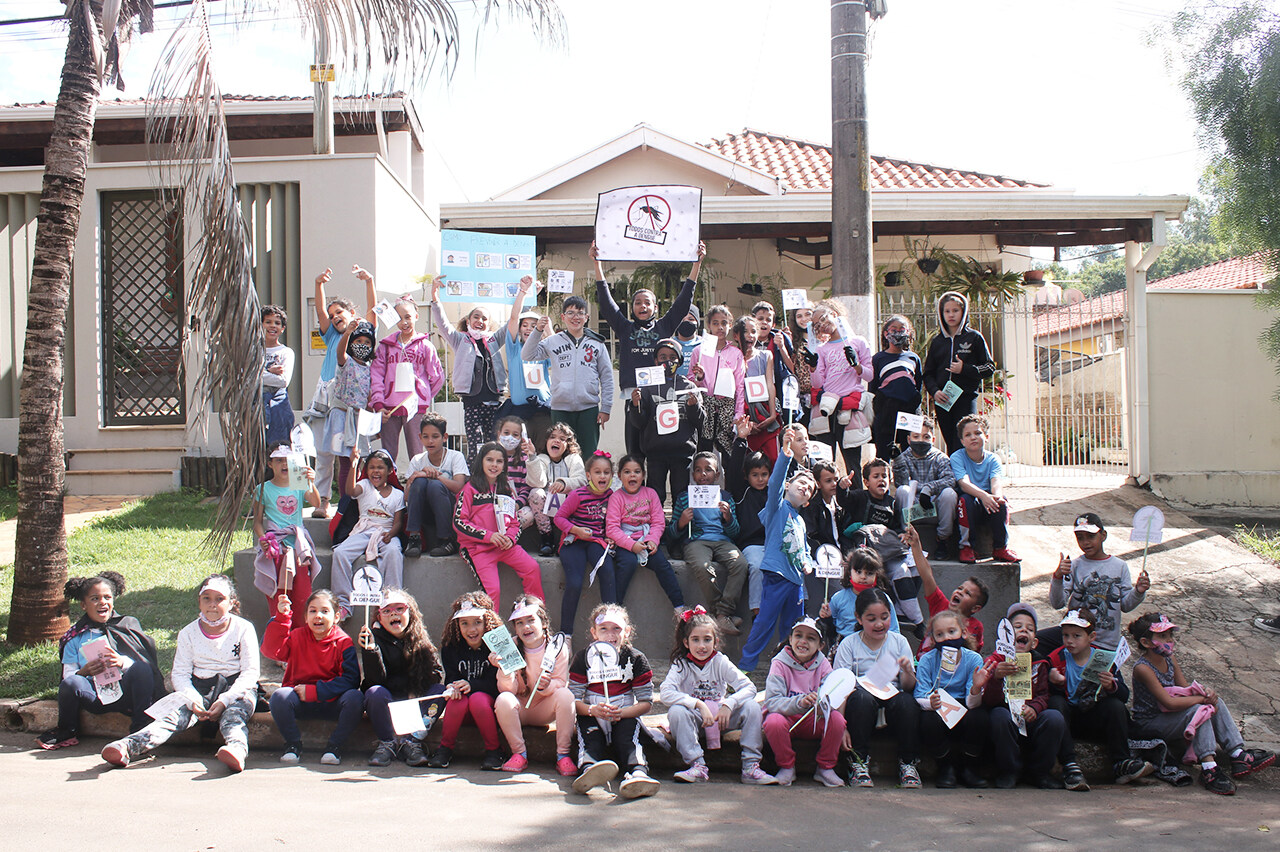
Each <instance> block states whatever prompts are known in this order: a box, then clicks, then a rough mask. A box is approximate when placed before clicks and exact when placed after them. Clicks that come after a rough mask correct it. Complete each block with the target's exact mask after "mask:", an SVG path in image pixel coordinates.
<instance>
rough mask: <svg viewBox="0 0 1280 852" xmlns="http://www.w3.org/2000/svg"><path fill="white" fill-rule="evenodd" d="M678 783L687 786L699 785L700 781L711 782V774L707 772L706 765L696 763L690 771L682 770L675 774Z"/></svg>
mask: <svg viewBox="0 0 1280 852" xmlns="http://www.w3.org/2000/svg"><path fill="white" fill-rule="evenodd" d="M675 779H676V780H677V781H683V782H684V783H686V784H697V783H698V782H699V781H710V780H711V773H710V772H708V771H707V765H706V764H705V763H695V764H694V765H693V766H690V767H689V768H688V769H682V770H680V771H679V772H677V773H676V774H675Z"/></svg>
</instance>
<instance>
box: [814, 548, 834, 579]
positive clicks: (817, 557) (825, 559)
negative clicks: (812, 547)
mask: <svg viewBox="0 0 1280 852" xmlns="http://www.w3.org/2000/svg"><path fill="white" fill-rule="evenodd" d="M813 561H814V562H815V563H817V566H818V567H817V569H816V570H815V571H814V576H815V577H817V578H818V579H820V580H839V579H840V548H838V547H836V546H835V545H834V544H824V545H822V546H821V547H819V548H818V552H817V553H815V554H814V557H813Z"/></svg>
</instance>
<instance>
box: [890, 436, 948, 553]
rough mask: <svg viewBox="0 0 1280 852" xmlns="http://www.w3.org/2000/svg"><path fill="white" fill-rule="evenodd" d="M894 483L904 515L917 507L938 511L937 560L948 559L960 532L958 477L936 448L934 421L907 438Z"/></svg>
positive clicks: (898, 458)
mask: <svg viewBox="0 0 1280 852" xmlns="http://www.w3.org/2000/svg"><path fill="white" fill-rule="evenodd" d="M893 481H894V482H895V483H896V484H897V486H898V489H897V492H896V496H897V498H898V505H899V506H900V507H902V510H903V511H904V512H909V511H910V509H911V506H912V505H913V504H916V503H918V504H919V505H920V507H921V508H923V509H925V510H926V511H927V510H928V509H930V508H934V509H935V510H936V512H937V522H938V535H937V543H936V544H935V545H934V551H933V557H934V558H935V559H939V560H942V559H946V558H947V555H948V550H951V549H952V548H951V543H950V539H951V536H952V534H953V533H954V532H955V529H956V475H955V472H954V471H953V470H952V469H951V459H950V458H949V457H948V456H947V454H946V453H944V452H942V450H939V449H938V448H937V447H935V446H934V445H933V421H932V420H930V419H929V418H928V417H926V418H924V422H923V423H922V424H921V426H920V431H919V432H912V433H911V434H910V435H908V436H907V449H906V450H904V451H903V452H901V453H898V455H897V457H896V458H894V460H893Z"/></svg>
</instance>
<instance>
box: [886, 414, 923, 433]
mask: <svg viewBox="0 0 1280 852" xmlns="http://www.w3.org/2000/svg"><path fill="white" fill-rule="evenodd" d="M893 428H895V429H902V430H903V431H905V432H919V431H920V430H921V429H923V428H924V415H922V414H909V413H908V412H906V411H899V412H898V422H897V423H896V424H894V427H893Z"/></svg>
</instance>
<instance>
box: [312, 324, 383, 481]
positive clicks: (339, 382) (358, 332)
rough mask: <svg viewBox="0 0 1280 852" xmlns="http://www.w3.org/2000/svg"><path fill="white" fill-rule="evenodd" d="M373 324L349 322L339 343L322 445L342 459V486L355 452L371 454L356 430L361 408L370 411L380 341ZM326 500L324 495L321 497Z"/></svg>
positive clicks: (367, 445)
mask: <svg viewBox="0 0 1280 852" xmlns="http://www.w3.org/2000/svg"><path fill="white" fill-rule="evenodd" d="M375 334H376V332H375V329H374V327H373V324H372V323H369V322H366V321H364V320H358V321H354V320H353V321H352V322H349V323H347V330H346V331H345V332H344V333H343V335H342V340H341V341H340V342H339V343H338V354H337V364H338V372H337V375H336V376H335V377H334V380H333V390H332V392H331V393H330V399H329V403H330V408H329V416H328V417H326V418H325V422H324V433H323V434H322V435H321V436H320V439H319V442H318V443H319V444H323V445H324V446H325V448H326V449H327V450H328V451H329V452H331V453H332V454H333V455H335V456H338V458H339V459H340V463H339V468H338V483H339V484H341V483H343V482H346V481H347V474H348V473H349V472H350V470H351V467H350V465H351V462H350V460H349V459H348V458H347V457H348V456H350V455H351V451H352V450H354V449H357V448H358V449H359V450H360V454H361V455H368V453H369V449H370V446H369V439H368V438H365V437H363V436H361V435H360V434H359V432H358V431H357V430H356V423H357V422H358V420H359V417H360V410H361V409H368V408H369V393H370V383H371V381H372V371H371V365H372V363H373V356H374V352H375V350H376V349H377V345H378V338H377V337H376V336H375ZM320 496H321V497H322V498H323V497H324V495H323V494H322V495H320Z"/></svg>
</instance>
